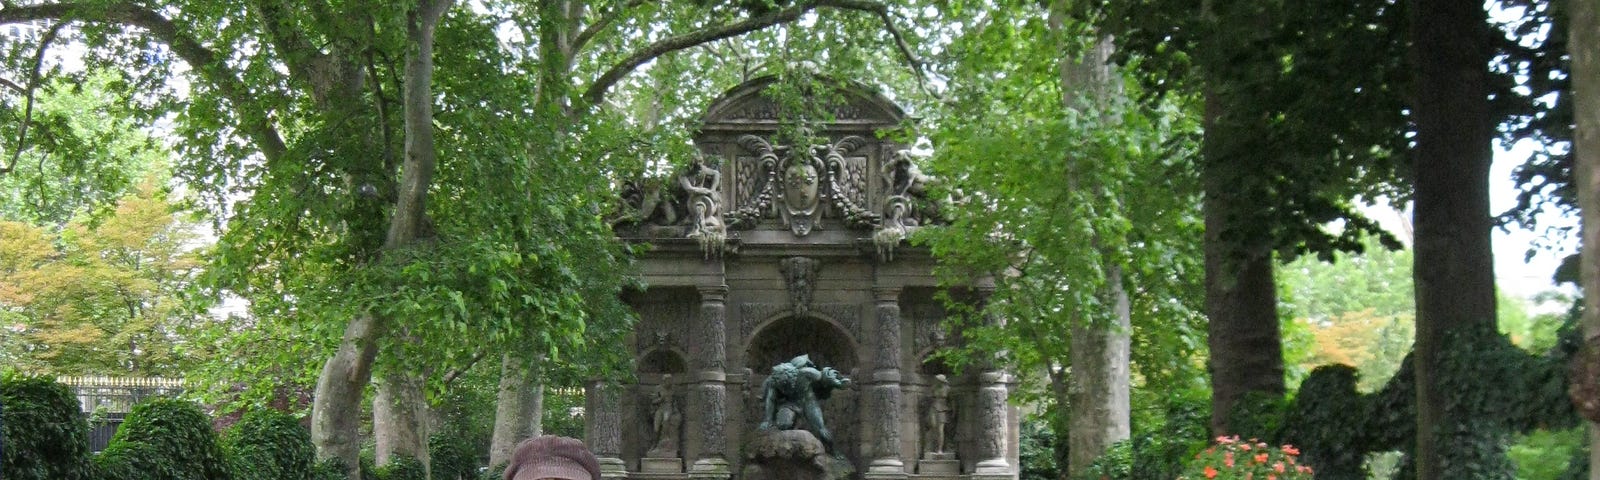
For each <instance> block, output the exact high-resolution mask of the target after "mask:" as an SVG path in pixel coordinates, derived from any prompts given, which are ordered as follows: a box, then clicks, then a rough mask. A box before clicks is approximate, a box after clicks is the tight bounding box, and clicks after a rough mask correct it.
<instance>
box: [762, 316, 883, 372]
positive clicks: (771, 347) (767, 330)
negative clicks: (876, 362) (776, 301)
mask: <svg viewBox="0 0 1600 480" xmlns="http://www.w3.org/2000/svg"><path fill="white" fill-rule="evenodd" d="M856 352H857V349H856V346H855V342H854V341H852V340H851V339H850V335H848V334H846V333H845V332H844V330H843V329H841V328H839V325H838V324H836V323H834V322H832V321H829V320H825V319H823V318H820V317H817V316H811V315H804V316H792V315H791V316H785V317H781V318H778V319H776V320H772V321H770V322H767V324H766V325H764V326H762V327H761V329H760V330H757V331H756V334H755V335H754V336H752V337H751V338H750V345H749V346H748V347H747V348H746V349H745V357H744V358H745V364H746V365H745V366H746V367H749V368H750V371H752V372H755V373H757V374H760V375H766V374H769V373H772V366H773V365H777V364H779V363H782V362H787V361H789V359H792V358H794V357H796V356H798V355H801V354H807V355H811V361H813V362H816V364H817V365H819V366H823V367H833V368H835V369H837V370H839V371H841V372H850V371H851V370H852V369H854V368H855V367H856V360H857V359H856Z"/></svg>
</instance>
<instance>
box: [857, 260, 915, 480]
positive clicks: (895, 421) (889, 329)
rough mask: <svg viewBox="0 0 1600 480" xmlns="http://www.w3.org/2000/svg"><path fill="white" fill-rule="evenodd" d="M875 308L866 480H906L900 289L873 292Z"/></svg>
mask: <svg viewBox="0 0 1600 480" xmlns="http://www.w3.org/2000/svg"><path fill="white" fill-rule="evenodd" d="M872 296H873V299H874V300H875V303H876V304H877V308H876V310H877V317H878V318H877V331H876V332H875V333H876V337H875V338H876V341H875V345H873V347H874V352H873V357H872V368H873V370H872V377H871V378H870V379H869V380H868V381H867V382H866V383H867V388H866V392H865V393H866V399H865V400H866V402H865V405H863V407H864V408H863V411H862V418H864V419H869V420H868V421H866V422H863V423H862V425H863V426H864V427H866V428H870V429H871V432H870V433H869V434H868V435H864V437H866V438H867V439H868V441H869V442H871V443H869V444H868V445H866V446H867V448H866V453H867V455H868V458H870V459H871V463H870V464H869V465H868V467H867V472H866V476H867V477H869V478H895V477H898V478H905V476H906V469H905V463H904V462H902V461H901V459H900V402H901V392H900V361H901V355H900V323H901V322H900V289H899V288H884V287H879V288H873V289H872Z"/></svg>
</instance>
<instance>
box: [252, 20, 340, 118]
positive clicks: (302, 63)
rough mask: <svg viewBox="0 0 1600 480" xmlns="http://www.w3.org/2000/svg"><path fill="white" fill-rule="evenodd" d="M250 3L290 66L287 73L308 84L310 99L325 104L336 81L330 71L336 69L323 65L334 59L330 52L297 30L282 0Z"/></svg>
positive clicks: (286, 63)
mask: <svg viewBox="0 0 1600 480" xmlns="http://www.w3.org/2000/svg"><path fill="white" fill-rule="evenodd" d="M251 6H252V7H253V8H254V9H255V11H256V15H259V16H261V28H262V30H265V31H266V33H267V35H266V36H267V39H268V40H269V41H270V42H271V43H272V47H273V48H274V49H277V51H278V55H279V56H280V57H281V58H283V63H284V65H285V66H287V67H289V75H290V77H291V78H295V79H298V80H300V81H303V82H306V84H308V85H310V86H311V96H312V98H313V100H315V101H316V102H317V103H318V104H319V105H325V104H326V103H327V100H328V98H329V95H330V94H331V93H332V90H333V85H332V84H333V83H335V80H334V78H332V77H333V76H332V75H330V74H329V72H333V71H337V70H338V69H335V68H331V66H330V65H326V64H327V63H328V62H330V61H332V60H333V58H332V56H330V55H328V54H326V53H323V52H322V51H321V49H318V48H317V47H316V46H315V45H312V44H311V41H310V40H307V39H306V37H305V35H302V34H301V33H300V30H299V28H298V27H297V26H296V25H294V24H293V22H292V21H291V20H290V15H289V14H288V12H289V11H290V7H289V6H288V5H286V4H285V2H284V1H283V0H255V1H253V2H251ZM319 10H320V9H319Z"/></svg>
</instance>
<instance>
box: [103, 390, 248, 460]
mask: <svg viewBox="0 0 1600 480" xmlns="http://www.w3.org/2000/svg"><path fill="white" fill-rule="evenodd" d="M106 451H107V452H115V455H110V454H107V453H102V454H101V457H102V458H100V459H97V462H98V463H100V464H101V465H102V466H103V467H104V468H107V470H108V471H113V472H122V473H125V474H132V475H135V476H133V477H119V478H121V479H123V480H133V479H152V480H154V479H161V480H227V479H228V478H230V475H229V470H228V460H227V457H226V456H225V455H223V453H222V448H221V447H220V446H219V445H218V444H217V438H216V434H215V433H213V432H212V431H211V420H210V419H208V418H206V415H205V414H204V413H201V411H200V408H199V407H198V406H196V405H195V404H194V403H191V402H187V401H183V400H177V399H170V398H156V399H152V400H148V401H146V402H144V403H140V404H139V405H136V406H134V407H133V411H132V412H130V413H128V417H127V419H126V420H125V421H123V423H122V425H121V426H119V427H118V428H117V433H116V434H115V435H112V437H111V444H110V445H109V446H107V447H106Z"/></svg>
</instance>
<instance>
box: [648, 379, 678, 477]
mask: <svg viewBox="0 0 1600 480" xmlns="http://www.w3.org/2000/svg"><path fill="white" fill-rule="evenodd" d="M650 408H651V413H650V428H651V430H652V432H653V433H654V438H655V443H653V444H651V447H650V452H649V453H646V454H645V456H648V457H654V458H677V456H678V430H679V429H680V427H682V426H683V415H682V414H680V413H679V412H678V406H677V404H676V402H674V401H673V398H672V375H663V376H662V377H661V383H660V384H659V385H656V388H655V390H653V391H651V392H650Z"/></svg>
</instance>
